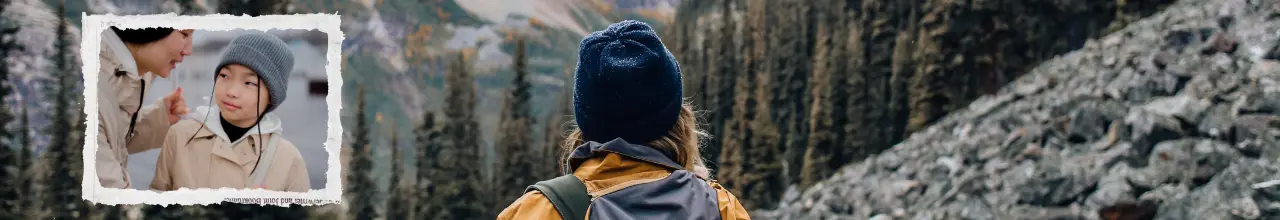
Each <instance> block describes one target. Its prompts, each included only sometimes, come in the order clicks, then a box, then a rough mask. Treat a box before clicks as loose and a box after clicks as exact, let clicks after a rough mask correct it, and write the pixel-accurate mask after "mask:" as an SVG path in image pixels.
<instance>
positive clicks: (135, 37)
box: [111, 26, 174, 44]
mask: <svg viewBox="0 0 1280 220" xmlns="http://www.w3.org/2000/svg"><path fill="white" fill-rule="evenodd" d="M111 31H112V32H115V33H116V36H120V40H121V41H124V42H125V43H132V44H149V43H151V42H156V41H159V40H160V39H164V38H165V37H168V36H169V34H173V31H174V30H173V28H154V27H151V28H142V29H123V30H121V29H120V28H116V27H115V26H112V27H111Z"/></svg>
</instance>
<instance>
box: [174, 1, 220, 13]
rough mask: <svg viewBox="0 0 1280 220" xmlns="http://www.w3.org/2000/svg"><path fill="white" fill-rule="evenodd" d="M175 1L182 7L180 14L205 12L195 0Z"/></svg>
mask: <svg viewBox="0 0 1280 220" xmlns="http://www.w3.org/2000/svg"><path fill="white" fill-rule="evenodd" d="M228 1H234V0H228ZM177 2H178V6H180V7H181V8H182V13H181V14H183V15H200V14H204V13H205V12H204V11H203V10H202V8H200V6H199V5H196V4H197V3H196V1H195V0H177Z"/></svg>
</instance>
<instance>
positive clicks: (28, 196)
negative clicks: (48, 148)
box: [11, 104, 36, 218]
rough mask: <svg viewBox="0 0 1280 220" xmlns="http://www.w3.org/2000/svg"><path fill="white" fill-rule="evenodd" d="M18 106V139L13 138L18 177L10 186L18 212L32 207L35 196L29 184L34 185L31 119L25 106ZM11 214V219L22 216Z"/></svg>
mask: <svg viewBox="0 0 1280 220" xmlns="http://www.w3.org/2000/svg"><path fill="white" fill-rule="evenodd" d="M18 106H22V107H21V109H22V112H21V113H20V114H19V115H18V116H19V117H22V118H21V119H20V120H18V130H17V131H18V138H15V140H17V141H15V145H17V146H18V148H20V150H19V151H18V159H19V160H18V161H17V164H18V170H17V171H18V172H17V174H18V176H17V177H15V178H14V180H17V181H15V182H17V184H15V185H12V186H15V187H14V188H16V189H17V190H18V192H19V193H18V194H17V196H18V197H17V198H14V199H15V200H17V207H18V210H22V209H24V208H27V207H32V205H33V204H34V201H35V200H34V199H33V197H34V196H35V192H34V191H35V190H33V188H32V186H31V184H33V183H35V182H33V180H34V179H35V178H34V177H33V176H32V171H31V170H32V168H33V167H34V166H32V165H33V164H35V162H36V159H35V158H34V157H35V154H34V152H33V149H34V148H35V143H34V142H33V141H31V134H30V133H31V131H30V129H29V128H30V126H31V119H30V118H31V117H30V116H29V115H28V114H27V109H26V108H25V107H26V106H25V105H22V104H19V105H18ZM11 214H13V215H11V216H13V217H19V218H21V216H22V212H16V211H15V212H12V213H11Z"/></svg>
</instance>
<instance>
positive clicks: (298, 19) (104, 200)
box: [80, 13, 344, 206]
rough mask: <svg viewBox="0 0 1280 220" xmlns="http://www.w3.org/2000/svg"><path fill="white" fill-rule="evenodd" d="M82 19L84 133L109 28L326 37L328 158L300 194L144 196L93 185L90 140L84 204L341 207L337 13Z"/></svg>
mask: <svg viewBox="0 0 1280 220" xmlns="http://www.w3.org/2000/svg"><path fill="white" fill-rule="evenodd" d="M81 17H82V18H83V20H82V24H83V27H82V29H81V33H82V34H81V41H80V57H81V58H82V62H83V66H82V67H81V71H82V73H83V75H84V91H85V93H84V103H85V108H84V113H85V114H86V115H88V116H89V117H87V118H86V122H85V123H86V125H87V126H86V127H87V128H96V127H98V123H100V122H99V121H98V118H97V117H95V116H96V115H97V114H98V104H97V103H98V102H97V99H98V94H97V92H89V91H97V84H98V73H97V71H98V69H99V68H98V66H99V57H98V52H99V49H100V48H101V45H100V44H101V38H102V35H101V33H102V32H103V31H104V30H106V29H107V28H109V27H111V26H116V27H118V28H121V29H126V28H147V27H172V28H176V29H198V30H209V31H229V30H234V29H246V30H261V31H268V30H271V29H304V30H319V31H321V32H324V33H325V34H328V36H329V37H328V41H329V46H328V47H327V48H326V49H327V51H326V52H325V58H326V60H327V61H328V62H327V63H326V65H325V74H326V76H327V79H328V84H329V92H328V94H327V96H326V97H325V103H326V104H327V105H328V109H329V115H328V129H327V132H326V137H327V138H326V139H325V141H324V149H325V151H327V152H328V153H329V158H328V159H329V160H328V169H327V171H326V172H325V178H326V180H325V183H326V184H325V187H324V189H321V190H315V189H312V190H311V191H309V192H306V193H300V192H283V191H268V190H263V189H230V188H222V189H185V188H184V189H180V190H176V191H168V192H155V191H144V190H136V189H116V188H105V187H102V184H100V183H99V182H98V175H97V170H96V166H95V165H94V164H95V163H94V161H96V159H97V158H96V157H97V154H96V153H95V149H97V142H96V141H85V145H84V149H83V150H84V152H83V153H84V177H83V179H82V180H81V181H82V182H81V197H83V198H84V199H86V200H89V201H90V202H94V203H100V204H109V205H117V204H153V205H168V204H179V205H192V204H213V203H219V202H223V201H229V202H236V203H252V204H272V205H283V206H287V205H289V204H300V205H323V204H335V203H341V202H342V189H343V187H342V181H341V179H340V177H341V173H342V165H341V162H339V161H340V160H339V158H340V154H339V152H340V151H339V146H341V143H342V123H341V121H340V118H339V110H341V109H342V76H341V75H342V74H341V63H342V62H341V60H339V58H340V57H341V56H342V54H341V51H342V41H343V38H344V37H343V34H342V30H341V29H340V27H341V16H339V15H337V14H294V15H266V16H258V17H250V16H232V15H226V14H216V15H204V16H178V15H177V14H174V13H168V14H156V15H112V14H107V15H88V14H85V13H81ZM97 135H99V134H98V129H85V140H97Z"/></svg>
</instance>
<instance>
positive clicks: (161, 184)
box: [151, 33, 311, 192]
mask: <svg viewBox="0 0 1280 220" xmlns="http://www.w3.org/2000/svg"><path fill="white" fill-rule="evenodd" d="M292 69H293V54H292V52H290V51H289V48H288V47H287V46H286V45H285V43H284V41H281V40H280V39H279V38H277V37H275V36H272V35H267V34H265V33H253V34H245V35H241V36H239V37H237V38H236V39H234V40H232V41H231V44H230V45H228V46H227V49H226V50H225V51H224V52H223V55H222V61H221V62H219V63H218V66H217V68H215V69H214V74H213V75H214V77H215V78H214V84H213V87H214V100H211V102H216V103H217V108H211V107H208V106H204V107H199V108H197V109H196V110H195V112H193V114H192V117H191V118H194V119H189V120H182V121H181V122H178V124H176V125H174V126H173V127H172V128H170V129H169V134H168V135H166V136H165V139H164V147H162V148H161V149H160V159H159V160H157V161H156V175H155V179H153V180H152V182H151V189H153V190H159V191H171V190H178V189H181V188H192V189H195V188H238V189H244V188H265V189H268V190H274V191H293V192H306V191H309V190H311V182H310V181H309V180H308V179H307V167H306V164H305V163H303V159H302V154H300V153H298V149H297V148H296V147H295V146H294V145H293V143H291V142H289V141H288V140H285V139H284V138H283V137H282V136H281V132H282V130H283V129H282V128H281V122H280V119H279V118H278V117H276V116H275V115H274V114H271V113H270V112H271V111H272V110H274V109H275V108H276V107H278V106H280V103H283V102H284V100H285V94H286V91H288V89H287V87H286V86H288V80H289V73H290V72H291V71H292Z"/></svg>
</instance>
